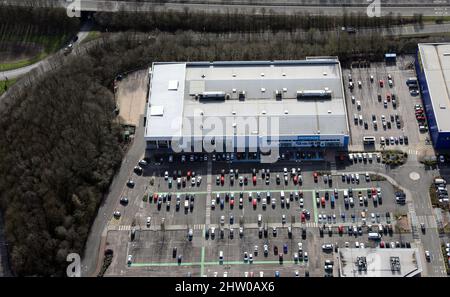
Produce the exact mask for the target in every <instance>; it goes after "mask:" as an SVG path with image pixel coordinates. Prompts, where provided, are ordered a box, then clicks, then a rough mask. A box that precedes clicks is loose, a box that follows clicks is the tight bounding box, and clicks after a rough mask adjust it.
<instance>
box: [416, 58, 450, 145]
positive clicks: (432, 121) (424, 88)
mask: <svg viewBox="0 0 450 297" xmlns="http://www.w3.org/2000/svg"><path fill="white" fill-rule="evenodd" d="M415 66H416V73H417V79H418V81H419V87H420V92H421V94H422V102H423V107H424V109H425V114H426V116H427V122H428V129H429V132H430V137H431V141H432V142H433V145H434V147H435V148H436V149H445V148H450V141H447V143H445V142H444V141H443V139H444V138H441V137H440V134H448V133H439V127H438V124H437V121H436V116H435V114H434V110H433V104H432V102H431V97H430V92H429V88H428V84H427V79H426V77H425V72H424V70H423V67H422V63H421V57H420V52H419V50H417V56H416V63H415Z"/></svg>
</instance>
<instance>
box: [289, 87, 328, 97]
mask: <svg viewBox="0 0 450 297" xmlns="http://www.w3.org/2000/svg"><path fill="white" fill-rule="evenodd" d="M331 94H332V92H331V91H330V90H327V89H325V90H303V91H297V99H331Z"/></svg>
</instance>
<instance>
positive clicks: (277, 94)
mask: <svg viewBox="0 0 450 297" xmlns="http://www.w3.org/2000/svg"><path fill="white" fill-rule="evenodd" d="M282 98H283V96H282V93H281V92H280V91H278V90H275V99H277V101H279V100H281V99H282Z"/></svg>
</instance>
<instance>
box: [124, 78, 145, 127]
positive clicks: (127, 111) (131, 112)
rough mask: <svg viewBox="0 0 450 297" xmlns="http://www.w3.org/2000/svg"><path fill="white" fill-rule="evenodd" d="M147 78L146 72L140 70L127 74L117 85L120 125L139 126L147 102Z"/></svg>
mask: <svg viewBox="0 0 450 297" xmlns="http://www.w3.org/2000/svg"><path fill="white" fill-rule="evenodd" d="M147 78H148V71H147V70H141V71H137V72H133V73H131V74H129V75H128V76H127V77H125V78H123V80H122V81H121V82H120V83H119V87H118V90H117V97H116V98H117V105H118V107H119V109H120V111H119V117H120V119H121V123H122V124H126V125H135V126H138V125H139V118H140V117H141V115H143V114H144V111H145V103H146V100H147V98H146V96H147V81H148V79H147Z"/></svg>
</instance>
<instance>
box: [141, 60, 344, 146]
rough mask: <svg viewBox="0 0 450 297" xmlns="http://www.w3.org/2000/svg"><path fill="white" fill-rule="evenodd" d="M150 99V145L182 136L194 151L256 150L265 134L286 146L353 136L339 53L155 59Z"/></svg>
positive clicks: (318, 143) (335, 141)
mask: <svg viewBox="0 0 450 297" xmlns="http://www.w3.org/2000/svg"><path fill="white" fill-rule="evenodd" d="M147 104H148V106H147V115H146V128H145V140H146V143H147V149H149V150H157V151H161V152H163V151H165V150H167V151H169V150H171V147H172V144H173V143H172V141H174V140H176V139H178V140H177V141H176V142H177V143H181V147H182V148H183V149H184V151H187V152H199V148H200V151H201V150H202V148H203V150H204V151H206V152H210V151H211V145H212V146H214V149H215V151H217V152H220V151H224V152H237V151H244V152H248V151H252V150H253V149H254V148H255V144H258V145H256V146H261V143H262V141H263V140H266V138H265V136H267V138H268V142H269V143H275V142H276V140H279V146H280V148H305V147H306V148H312V147H322V148H324V147H328V148H330V147H334V148H340V149H342V148H346V147H347V145H348V142H349V132H348V131H349V127H348V122H347V115H346V107H345V100H344V90H343V82H342V71H341V65H340V63H339V61H338V60H337V59H336V58H332V57H330V58H328V57H324V58H309V59H306V60H302V61H254V62H187V63H154V64H153V65H152V68H151V69H150V86H149V98H148V103H147ZM180 139H181V140H180ZM202 143H203V146H202ZM205 143H206V144H207V145H206V146H205ZM264 143H265V142H264ZM230 150H231V151H230Z"/></svg>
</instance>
